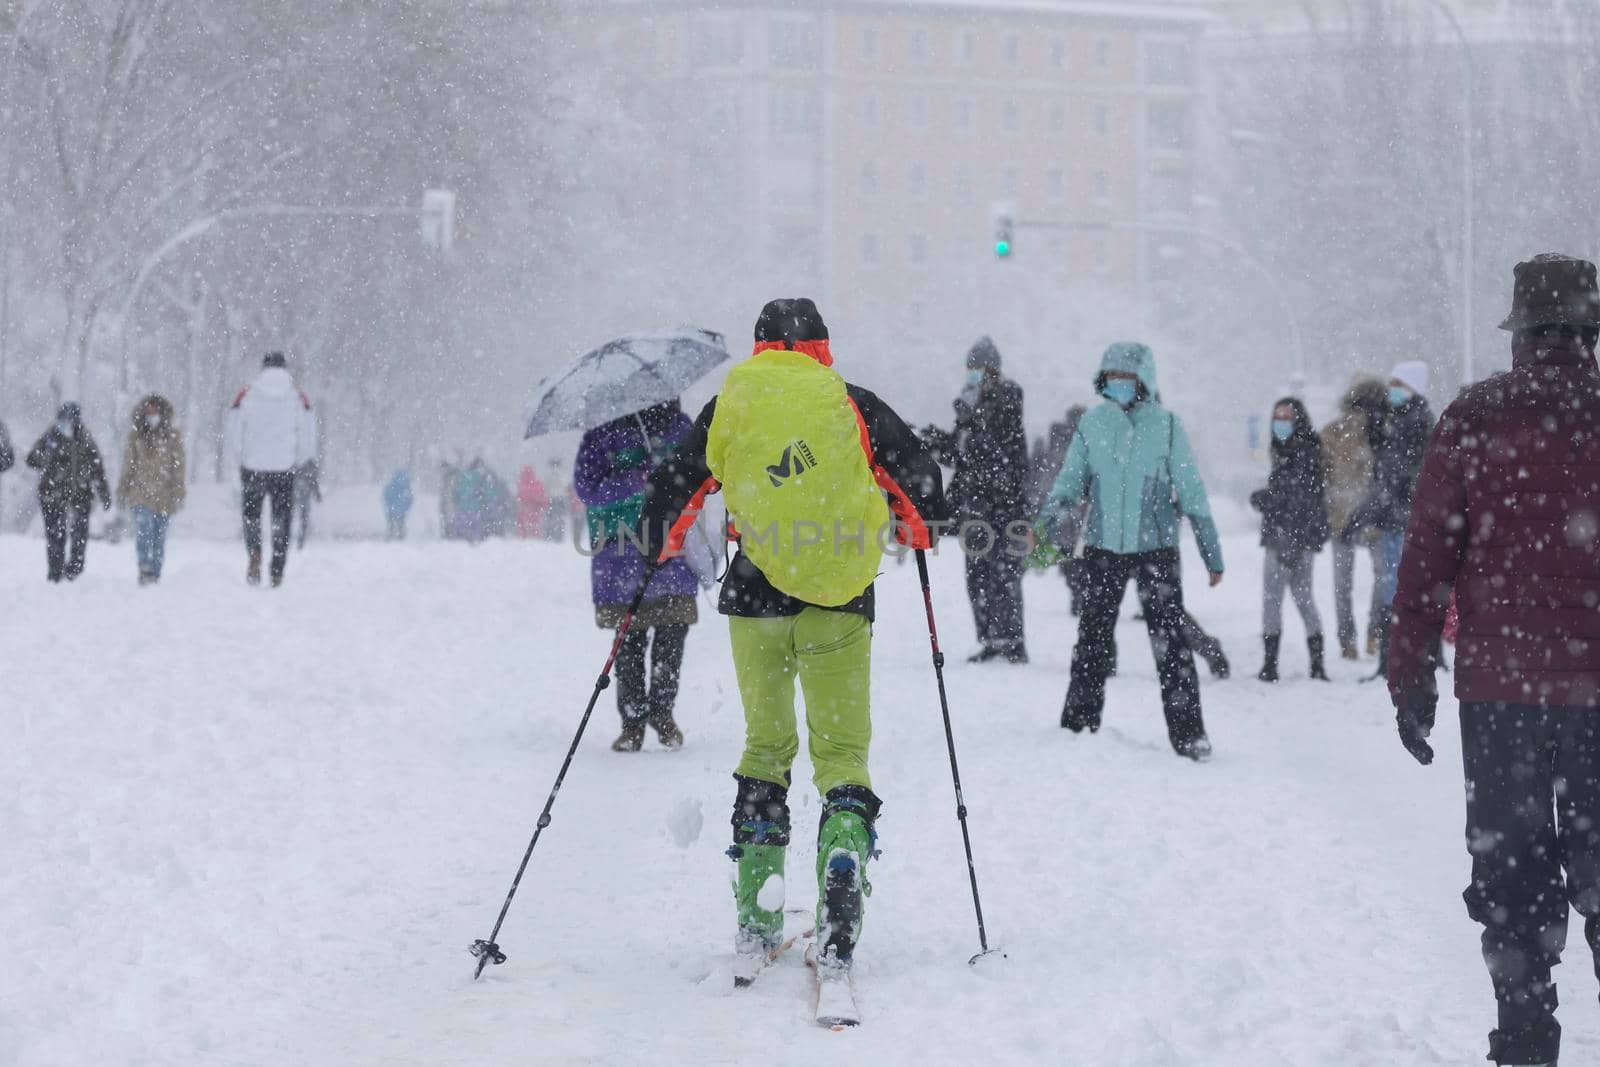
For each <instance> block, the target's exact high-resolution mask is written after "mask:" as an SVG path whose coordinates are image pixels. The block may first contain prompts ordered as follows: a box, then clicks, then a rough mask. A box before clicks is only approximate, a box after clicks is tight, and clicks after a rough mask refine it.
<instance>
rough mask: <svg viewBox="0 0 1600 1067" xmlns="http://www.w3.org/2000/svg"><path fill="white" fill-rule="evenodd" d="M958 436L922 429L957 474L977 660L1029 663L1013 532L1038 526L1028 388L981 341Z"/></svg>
mask: <svg viewBox="0 0 1600 1067" xmlns="http://www.w3.org/2000/svg"><path fill="white" fill-rule="evenodd" d="M955 410H956V425H955V429H954V430H953V431H951V430H943V429H940V428H939V427H937V426H929V427H927V428H926V429H924V430H923V431H922V439H923V442H924V443H925V444H926V446H927V448H928V450H929V451H930V452H932V453H933V455H934V458H936V459H937V460H938V461H939V462H940V463H943V464H945V465H947V466H950V467H953V468H954V473H953V474H952V476H951V478H950V493H949V499H950V502H951V504H952V505H953V506H954V508H955V511H956V515H957V516H958V518H959V521H960V523H961V525H962V549H963V551H964V552H965V554H966V560H967V595H968V596H969V597H970V598H971V599H972V616H973V621H974V622H975V623H976V625H977V630H978V640H979V641H980V642H981V644H982V646H983V647H982V648H980V649H979V650H978V653H977V654H976V655H974V656H973V657H971V659H972V661H973V662H976V663H981V662H984V661H986V660H991V659H999V658H1004V659H1006V660H1007V661H1008V662H1011V663H1026V662H1027V661H1028V648H1027V643H1026V641H1025V640H1024V638H1023V629H1022V573H1023V567H1024V563H1025V561H1026V553H1022V554H1018V553H1016V552H1015V551H1014V544H1013V541H1012V539H1011V538H1010V537H1008V535H1007V527H1008V526H1010V525H1012V524H1013V523H1017V524H1020V525H1019V529H1020V530H1021V531H1022V532H1023V533H1024V534H1025V533H1026V531H1027V529H1028V528H1029V527H1030V526H1031V525H1032V523H1031V519H1032V515H1033V510H1032V509H1031V508H1030V507H1029V506H1028V480H1029V464H1028V435H1027V431H1026V430H1024V429H1023V425H1022V387H1021V386H1019V385H1018V384H1017V383H1016V382H1014V381H1012V380H1011V379H1009V378H1007V377H1005V376H1004V375H1002V374H1001V373H1000V350H999V349H997V348H996V347H995V345H994V342H993V341H991V340H990V339H989V338H987V337H980V338H979V339H978V341H977V343H976V344H974V345H973V346H972V348H971V350H970V351H968V352H967V384H966V387H965V388H963V389H962V390H961V395H960V396H959V397H957V398H956V400H955Z"/></svg>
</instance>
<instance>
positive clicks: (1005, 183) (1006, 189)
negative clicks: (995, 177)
mask: <svg viewBox="0 0 1600 1067" xmlns="http://www.w3.org/2000/svg"><path fill="white" fill-rule="evenodd" d="M1021 185H1022V174H1021V172H1019V171H1018V170H1017V168H1016V167H1005V168H1003V169H1002V170H1001V171H1000V195H1001V196H1003V197H1005V198H1006V199H1007V200H1015V199H1016V196H1017V190H1018V189H1019V188H1020V187H1021Z"/></svg>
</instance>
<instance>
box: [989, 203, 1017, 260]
mask: <svg viewBox="0 0 1600 1067" xmlns="http://www.w3.org/2000/svg"><path fill="white" fill-rule="evenodd" d="M990 214H991V217H992V218H993V220H994V254H995V258H996V259H1005V258H1007V257H1008V256H1010V255H1011V250H1012V249H1013V248H1014V247H1015V242H1014V238H1015V234H1016V219H1015V218H1014V217H1013V216H1012V213H1011V207H1010V206H1009V205H1006V204H996V205H995V206H994V209H993V210H992V212H991V213H990Z"/></svg>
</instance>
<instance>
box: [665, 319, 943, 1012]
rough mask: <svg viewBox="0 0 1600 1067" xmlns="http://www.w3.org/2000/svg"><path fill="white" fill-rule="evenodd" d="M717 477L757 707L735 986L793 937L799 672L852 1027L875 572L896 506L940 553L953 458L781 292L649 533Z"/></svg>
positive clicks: (823, 998) (675, 536)
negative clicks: (788, 891) (787, 861)
mask: <svg viewBox="0 0 1600 1067" xmlns="http://www.w3.org/2000/svg"><path fill="white" fill-rule="evenodd" d="M718 487H720V488H721V490H722V491H723V493H724V496H725V499H726V501H727V506H728V510H729V512H730V513H731V514H732V516H733V517H734V519H735V522H736V524H737V527H738V530H739V533H740V535H741V537H740V542H739V544H740V547H739V552H738V554H737V555H736V556H735V557H734V560H733V562H732V564H731V565H730V566H729V569H728V573H727V577H726V579H725V580H724V583H723V587H722V594H721V598H720V601H719V603H718V610H719V611H721V612H722V613H723V614H724V615H728V616H730V618H729V620H728V635H729V639H730V643H731V644H732V647H733V664H734V672H735V674H736V675H737V677H738V682H739V692H740V695H741V697H742V698H743V702H744V713H745V748H744V756H743V758H742V759H741V760H740V762H739V767H738V770H736V771H735V772H734V780H735V781H736V782H737V783H738V785H737V794H736V797H735V800H734V806H733V846H732V847H731V848H730V849H729V850H728V855H729V856H730V857H732V858H733V860H734V861H735V862H736V863H737V864H738V873H737V875H736V879H735V886H734V898H735V901H736V903H737V909H738V925H737V930H736V933H735V940H734V944H735V951H736V970H735V980H736V982H737V983H739V984H744V983H746V982H748V981H749V980H750V979H752V978H753V977H754V975H755V973H756V972H757V971H758V970H759V969H760V968H761V966H763V965H764V964H765V962H766V961H767V960H768V959H770V958H771V957H772V956H773V955H775V954H776V952H777V951H778V950H779V949H780V946H781V945H782V944H783V941H782V939H783V892H782V886H783V872H784V850H785V847H786V846H787V845H788V843H789V830H790V827H789V801H788V795H789V784H790V765H791V764H792V763H793V761H794V757H795V754H796V752H797V751H798V749H799V745H800V741H799V737H798V735H797V732H796V729H795V709H794V684H795V679H796V677H798V678H799V681H800V686H801V688H802V689H803V690H804V692H805V703H806V724H807V730H808V735H809V744H808V748H809V750H810V753H811V761H812V766H813V773H812V781H813V782H814V783H815V785H816V788H817V792H818V793H819V794H820V795H821V798H822V815H821V819H820V820H819V828H818V837H817V866H816V875H817V883H818V885H817V898H818V899H817V944H816V946H815V948H816V949H817V956H816V961H817V965H818V972H817V973H818V977H819V979H820V980H821V982H822V985H821V986H820V987H819V1019H824V1018H826V1017H827V1016H828V1014H829V1012H832V1011H837V1012H838V1013H839V1015H840V1020H839V1021H844V1022H848V1021H850V1020H849V1019H844V1018H843V1016H845V1015H851V1014H852V1013H853V1008H850V1007H849V1006H848V1005H847V1004H845V1005H842V1006H838V1007H830V1005H835V1004H836V1002H840V1001H848V996H849V992H848V990H849V984H848V977H849V967H850V962H851V959H852V957H853V953H854V951H855V947H856V944H857V941H858V939H859V937H860V934H861V921H862V910H863V904H864V896H865V894H866V893H867V892H868V891H869V886H868V883H867V877H866V864H867V860H868V858H869V857H870V856H872V855H873V854H874V842H875V841H876V837H877V835H876V820H877V816H878V811H879V807H880V805H881V801H880V800H879V798H878V796H877V794H876V793H875V792H873V787H872V779H871V776H870V775H869V774H868V770H867V749H868V743H869V741H870V739H871V735H872V721H871V715H870V709H869V679H870V664H871V650H872V618H873V609H874V597H873V579H874V576H875V575H876V574H877V572H878V569H879V563H880V561H881V558H882V554H883V551H884V546H885V545H886V544H887V536H886V535H887V532H888V529H889V524H890V518H891V514H892V515H893V516H894V524H893V527H892V529H893V536H894V537H895V539H896V540H898V541H899V543H900V544H901V545H905V546H910V547H913V548H926V547H928V545H929V543H930V537H931V535H930V532H929V527H928V525H927V523H929V522H935V521H944V520H945V519H946V514H945V507H944V497H943V488H942V485H941V476H940V472H939V467H938V464H937V463H936V462H935V461H934V459H933V457H932V456H931V455H930V454H929V453H928V451H927V450H926V449H925V448H924V447H923V446H922V444H921V443H920V442H919V441H918V439H917V437H916V435H915V434H914V433H912V431H911V430H910V429H909V428H908V427H907V426H906V424H905V423H904V422H903V421H901V419H900V416H899V415H897V414H895V412H894V411H893V410H892V409H891V408H890V407H889V406H888V405H887V404H885V403H884V402H883V401H881V400H879V399H878V398H877V397H876V396H874V395H873V394H872V393H870V392H868V391H867V390H865V389H862V388H859V387H857V386H854V385H850V384H848V383H846V382H845V380H844V379H843V378H841V377H840V376H839V374H838V373H837V372H836V371H835V370H834V369H833V356H832V354H831V352H830V350H829V343H828V329H827V325H826V324H825V323H824V322H823V319H822V315H821V314H820V313H819V312H818V310H817V308H816V305H815V304H813V303H812V302H811V301H810V300H808V299H804V298H801V299H796V300H774V301H772V302H771V303H769V304H767V305H766V306H765V307H764V308H763V309H762V311H761V316H760V318H759V319H757V321H756V326H755V351H754V354H753V355H752V356H751V357H750V358H749V359H748V360H746V361H745V362H743V363H741V364H739V365H738V366H736V367H735V368H734V369H733V370H732V371H731V372H729V374H728V377H727V381H726V383H725V384H724V386H723V390H722V393H721V395H720V396H718V397H715V398H713V399H712V400H711V402H710V403H708V404H707V405H706V406H705V408H704V410H702V411H701V412H700V415H699V417H698V418H697V419H696V420H695V423H694V428H693V429H692V430H691V432H690V433H689V436H688V437H687V438H685V440H684V441H683V443H682V444H681V445H679V446H678V449H677V451H676V452H675V453H674V454H673V456H672V457H671V459H669V460H668V461H667V462H666V463H664V464H662V465H661V466H660V467H658V468H656V470H655V472H654V473H653V474H652V475H651V477H650V488H649V494H648V496H647V498H646V501H645V508H644V519H645V529H646V531H647V533H648V534H649V536H651V537H652V538H653V539H655V543H659V539H660V531H661V530H662V529H663V528H666V529H669V530H670V531H671V535H670V536H669V538H668V540H667V544H668V546H669V549H671V548H672V547H673V546H675V545H681V542H682V537H683V535H684V533H685V532H686V531H687V530H688V529H689V527H690V526H691V525H692V523H693V520H694V515H695V514H696V513H697V512H698V511H699V509H700V507H701V504H702V501H703V500H704V497H705V495H706V494H707V493H708V492H711V491H714V490H715V489H717V488H718ZM885 493H887V494H888V496H889V498H890V502H889V503H888V504H887V505H886V504H885V499H884V496H885ZM813 534H816V535H817V536H812V535H813Z"/></svg>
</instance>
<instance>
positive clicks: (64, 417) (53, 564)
mask: <svg viewBox="0 0 1600 1067" xmlns="http://www.w3.org/2000/svg"><path fill="white" fill-rule="evenodd" d="M28 466H30V467H32V468H33V469H35V470H37V471H38V472H39V511H40V512H41V513H42V514H43V515H44V544H45V564H46V576H47V577H48V578H49V579H50V581H52V582H59V581H61V579H63V578H65V579H66V580H67V581H69V582H70V581H74V580H76V579H77V577H78V575H80V574H82V573H83V562H84V553H85V551H86V549H87V547H88V542H89V506H90V504H91V503H92V502H93V500H94V498H95V497H99V498H100V506H101V507H102V508H104V509H106V510H109V509H110V508H111V487H110V486H109V485H107V484H106V468H105V464H104V463H102V462H101V460H100V449H99V447H98V446H96V445H95V443H94V438H93V437H91V436H90V435H89V428H88V427H87V426H85V425H84V424H83V411H82V409H80V408H79V407H78V405H77V404H74V403H66V404H62V405H61V410H59V411H57V412H56V421H55V423H54V424H53V425H51V427H50V429H48V430H46V431H45V432H44V435H43V436H42V437H40V438H39V440H38V441H37V442H35V443H34V446H33V448H32V449H30V450H29V452H28ZM69 540H70V541H71V548H70V551H69V548H68V541H69Z"/></svg>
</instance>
